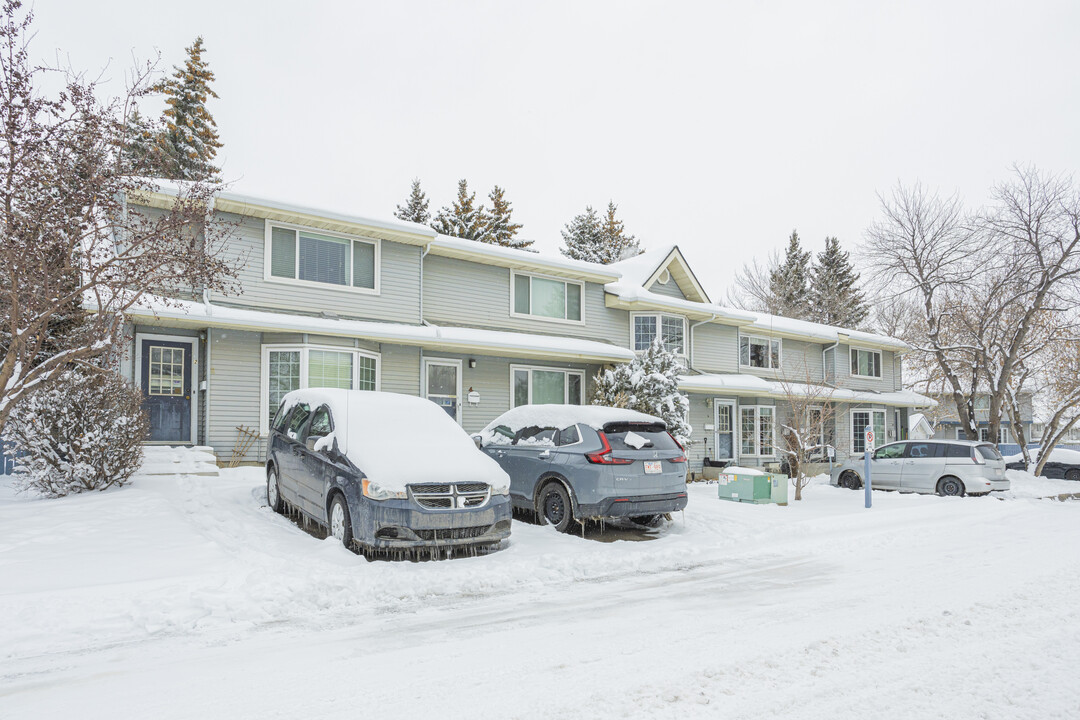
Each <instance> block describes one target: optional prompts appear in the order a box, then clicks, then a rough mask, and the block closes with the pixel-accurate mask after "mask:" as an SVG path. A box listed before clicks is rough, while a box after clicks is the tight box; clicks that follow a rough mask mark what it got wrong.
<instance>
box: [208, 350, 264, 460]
mask: <svg viewBox="0 0 1080 720" xmlns="http://www.w3.org/2000/svg"><path fill="white" fill-rule="evenodd" d="M209 333H210V337H211V342H210V369H209V383H208V385H209V393H210V432H209V435H208V437H207V445H209V446H210V447H212V448H213V449H214V452H215V453H216V454H217V456H218V459H219V460H221V461H222V462H226V461H228V460H229V458H230V457H232V449H233V446H234V445H235V444H236V437H237V434H238V433H237V430H236V427H237V426H238V425H244V426H246V427H247V428H250V429H252V430H254V431H255V432H259V421H260V420H261V419H262V418H260V417H259V406H260V402H259V401H260V399H261V396H260V393H261V373H262V333H257V332H244V331H240V330H220V329H211V330H210V331H209ZM265 456H266V441H265V439H263V438H260V439H259V440H258V441H257V442H256V443H255V444H254V445H253V446H252V447H251V449H250V450H249V451H248V453H247V455H245V456H244V461H245V462H257V461H261V460H262V459H263V458H264V457H265Z"/></svg>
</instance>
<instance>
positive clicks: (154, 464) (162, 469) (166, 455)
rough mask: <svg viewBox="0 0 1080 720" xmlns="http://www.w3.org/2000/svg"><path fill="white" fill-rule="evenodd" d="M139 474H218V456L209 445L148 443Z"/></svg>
mask: <svg viewBox="0 0 1080 720" xmlns="http://www.w3.org/2000/svg"><path fill="white" fill-rule="evenodd" d="M138 474H139V475H217V474H218V467H217V456H215V455H214V451H213V450H211V449H210V448H208V447H190V448H189V447H170V446H168V445H147V446H145V447H144V448H143V463H142V467H140V468H139V471H138Z"/></svg>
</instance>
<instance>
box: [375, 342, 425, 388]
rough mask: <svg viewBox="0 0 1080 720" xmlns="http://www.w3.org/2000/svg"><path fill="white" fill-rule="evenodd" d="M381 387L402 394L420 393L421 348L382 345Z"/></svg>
mask: <svg viewBox="0 0 1080 720" xmlns="http://www.w3.org/2000/svg"><path fill="white" fill-rule="evenodd" d="M380 372H381V377H380V386H379V387H380V388H381V389H382V390H384V391H386V392H396V393H401V394H402V395H419V394H420V348H418V347H409V346H407V345H389V344H386V343H384V344H383V345H382V370H381V371H380Z"/></svg>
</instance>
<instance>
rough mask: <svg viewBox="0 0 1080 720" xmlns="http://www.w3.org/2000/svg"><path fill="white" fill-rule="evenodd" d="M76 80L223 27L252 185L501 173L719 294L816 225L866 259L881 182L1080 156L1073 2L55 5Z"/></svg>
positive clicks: (543, 223)
mask: <svg viewBox="0 0 1080 720" xmlns="http://www.w3.org/2000/svg"><path fill="white" fill-rule="evenodd" d="M35 12H36V16H37V20H36V23H35V27H36V30H37V37H36V39H35V44H34V51H35V53H37V54H38V55H40V56H41V57H46V56H52V55H53V54H54V53H55V52H56V51H57V50H61V51H63V53H64V54H65V55H66V56H67V57H69V58H70V62H71V63H72V65H73V66H75V67H76V68H82V69H97V68H100V67H102V66H104V65H106V64H107V63H110V69H109V72H108V76H109V77H111V78H114V79H115V81H116V82H120V81H121V80H122V77H123V72H124V70H125V69H126V68H127V67H129V66H130V65H131V64H132V56H133V55H134V56H136V57H138V58H141V59H146V58H149V57H152V56H154V55H155V53H157V52H160V53H161V56H162V66H163V68H164V69H166V70H168V69H170V68H171V66H172V65H175V64H179V63H182V62H183V59H184V48H185V47H186V46H187V45H189V44H191V42H192V40H193V39H194V38H195V37H196V36H197V35H202V36H203V37H204V38H205V43H206V48H207V53H206V58H207V60H208V61H209V63H210V66H211V68H212V70H213V71H214V73H215V74H216V76H217V79H216V82H215V84H214V88H215V89H216V91H217V93H218V94H219V95H220V99H219V100H214V101H212V104H211V106H210V109H211V112H212V113H213V115H214V117H215V119H216V120H217V123H218V128H219V130H220V133H221V139H222V140H223V142H224V143H225V147H224V148H223V150H222V152H221V153H220V154H219V156H218V157H219V160H220V161H221V163H222V166H223V174H224V176H225V178H226V179H227V180H234V181H236V188H237V190H239V191H243V192H248V193H251V194H259V195H265V196H268V197H273V198H281V199H287V200H291V201H293V202H297V203H305V204H313V205H317V206H320V207H330V208H334V209H340V210H346V211H349V212H354V213H356V214H361V215H369V216H374V217H390V216H391V215H392V213H393V211H394V206H395V205H396V204H397V203H399V202H401V201H403V200H404V198H405V196H406V195H407V193H408V190H409V183H410V181H411V179H412V178H414V177H419V178H420V179H421V180H422V182H423V187H424V188H425V189H426V190H427V192H428V194H429V196H430V197H431V199H432V209H433V210H435V209H437V207H439V206H442V205H446V204H449V202H450V201H451V199H452V197H453V194H454V192H455V190H456V182H457V180H458V178H467V179H468V181H469V185H470V188H471V189H474V190H477V191H478V193H477V194H478V197H480V196H482V195H484V196H486V194H487V193H488V192H489V191H490V189H491V186H492V185H493V184H496V183H498V184H499V185H501V186H503V187H504V188H505V189H506V191H507V196H508V197H509V199H510V200H511V201H513V203H514V215H515V218H516V219H517V220H518V221H519V222H521V223H523V224H524V226H525V227H524V230H523V231H522V234H523V235H524V236H526V237H529V238H534V239H536V240H537V247H539V248H541V249H542V250H543V251H544V252H551V253H555V252H557V248H558V246H559V245H560V244H561V239H560V236H559V231H560V229H561V228H562V227H563V225H565V224H566V222H567V221H568V220H570V218H571V217H573V216H574V215H575V214H577V213H579V212H581V211H582V210H583V209H584V208H585V206H586V205H590V204H591V205H593V206H594V207H598V208H600V207H602V206H604V205H606V203H607V201H608V200H609V199H612V200H614V201H615V202H616V203H617V204H618V205H619V211H620V214H621V215H622V217H623V218H624V219H625V221H626V225H627V229H628V230H629V231H630V232H632V233H634V234H635V235H637V236H638V238H639V239H640V240H641V241H642V244H643V245H644V246H645V247H655V246H657V245H661V244H668V243H673V242H674V243H678V244H679V246H680V247H681V248H682V249H683V251H684V252H685V253H686V254H687V256H688V257H689V259H690V261H691V263H692V264H693V265H694V266H695V268H696V270H697V271H698V273H699V275H700V277H701V280H702V282H703V283H704V284H705V286H706V289H707V290H708V291H709V292H710V294H711V295H712V296H713V299H714V300H718V299H720V298H721V297H722V295H723V291H724V289H725V288H726V286H727V283H728V281H729V280H730V278H731V276H732V274H733V272H734V271H735V269H737V268H738V267H740V266H741V265H742V264H743V263H745V262H747V261H749V260H750V259H751V258H753V257H755V256H757V257H759V258H762V259H764V258H765V257H766V256H767V255H768V253H769V252H770V251H772V250H774V249H779V248H781V247H782V246H783V244H784V243H785V242H786V239H787V236H788V234H789V233H790V232H791V230H792V229H793V228H797V229H798V231H799V234H800V235H801V236H802V238H803V241H804V243H805V244H806V245H808V246H809V247H811V248H813V249H815V250H817V249H819V248H820V247H821V246H822V245H823V241H824V238H825V237H826V236H827V235H836V236H837V237H839V238H840V241H841V243H842V244H843V245H844V246H845V247H847V248H849V249H852V248H854V247H855V246H856V245H857V243H858V242H859V240H860V238H861V236H862V232H863V229H864V228H865V227H866V225H867V224H868V223H869V222H870V221H871V220H872V219H873V218H874V217H875V215H876V212H877V205H878V200H877V193H878V192H882V191H888V190H889V188H891V187H892V186H893V185H895V183H896V182H897V181H898V180H903V181H905V182H909V181H913V180H916V179H921V180H922V181H923V182H924V183H926V184H928V185H930V186H932V187H937V188H941V189H943V190H944V191H946V192H950V193H951V192H959V193H961V194H962V195H963V196H964V197H965V198H966V199H967V200H968V201H969V202H970V204H972V205H975V206H978V205H980V204H982V203H983V202H985V200H986V197H987V192H988V189H989V187H990V186H991V185H992V184H993V183H994V182H996V181H999V180H1001V179H1002V178H1004V177H1005V176H1006V175H1007V173H1008V169H1009V166H1010V165H1011V164H1012V163H1014V162H1015V163H1034V164H1036V165H1038V166H1039V167H1041V168H1044V169H1047V170H1052V171H1055V172H1066V173H1073V172H1074V171H1076V170H1077V168H1078V167H1080V139H1078V138H1080V133H1078V132H1077V128H1078V127H1080V113H1078V112H1077V111H1078V109H1080V78H1078V77H1077V68H1078V67H1080V62H1078V60H1077V56H1076V37H1077V32H1078V30H1080V3H1076V2H1018V3H1000V2H985V1H982V2H903V3H899V2H897V3H888V4H885V3H877V2H865V1H863V2H851V3H812V2H760V3H749V2H739V3H734V2H710V3H673V2H666V3H636V2H612V3H586V2H555V1H550V0H549V1H545V2H535V3H525V2H486V3H485V2H399V1H395V2H385V1H383V2H356V3H345V2H342V3H327V2H315V1H311V0H309V1H308V2H295V1H293V2H287V3H286V2H281V3H277V2H272V1H270V0H267V1H266V2H251V3H240V2H228V1H226V0H216V1H215V2H203V1H201V0H186V1H184V2H169V3H147V2H145V0H142V1H139V2H136V1H134V0H94V1H93V2H90V1H87V0H78V1H76V2H57V1H56V0H38V1H37V2H36V4H35Z"/></svg>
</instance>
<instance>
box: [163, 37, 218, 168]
mask: <svg viewBox="0 0 1080 720" xmlns="http://www.w3.org/2000/svg"><path fill="white" fill-rule="evenodd" d="M186 51H187V55H188V57H187V61H186V62H185V63H184V67H183V68H180V67H177V68H175V72H174V73H173V76H172V77H171V78H169V79H167V80H165V81H163V82H162V83H161V84H160V85H159V89H160V90H161V92H163V93H165V96H166V98H167V99H166V101H165V102H166V105H167V107H166V108H165V133H164V136H163V137H162V145H163V147H164V151H165V155H166V158H165V174H166V177H169V178H171V179H174V180H216V178H217V174H218V168H217V167H215V166H214V164H213V160H214V157H215V156H216V155H217V151H218V148H220V147H221V142H220V141H219V140H218V134H217V123H215V122H214V118H213V117H212V116H211V115H210V111H209V110H207V109H206V101H207V100H208V99H209V98H216V97H217V93H215V92H214V91H213V90H212V89H211V88H210V83H211V82H213V80H214V73H212V72H211V71H210V68H209V66H208V65H207V64H206V61H204V60H203V57H202V54H203V39H202V38H201V37H199V38H196V39H195V44H194V45H192V46H191V47H189V48H187V50H186Z"/></svg>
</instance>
